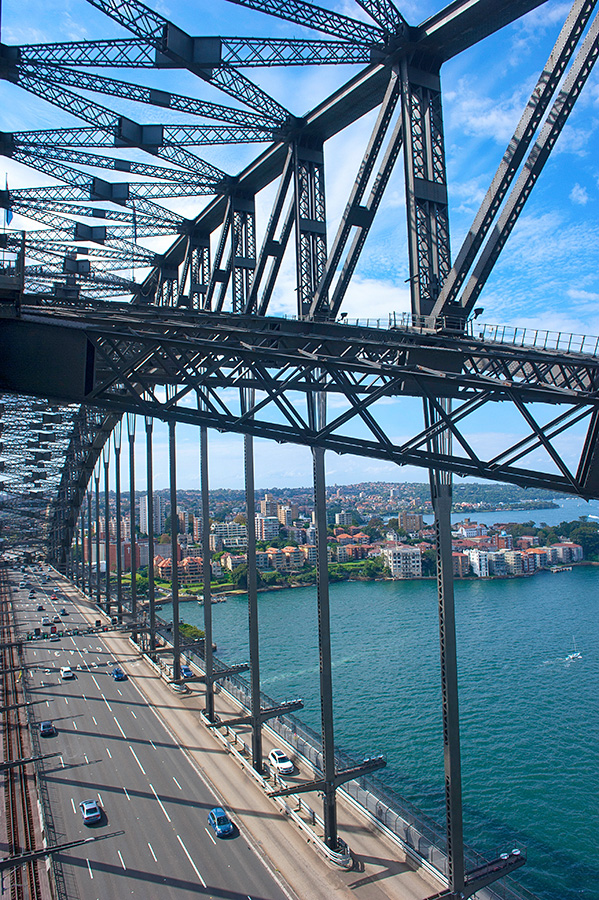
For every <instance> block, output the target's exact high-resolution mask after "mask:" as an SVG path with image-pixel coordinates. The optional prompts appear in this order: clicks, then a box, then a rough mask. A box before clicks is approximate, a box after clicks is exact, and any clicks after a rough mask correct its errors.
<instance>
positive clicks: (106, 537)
mask: <svg viewBox="0 0 599 900" xmlns="http://www.w3.org/2000/svg"><path fill="white" fill-rule="evenodd" d="M102 459H103V461H104V560H105V563H104V565H105V567H106V590H105V598H106V607H105V612H106V615H107V616H109V615H110V613H111V609H110V472H109V469H110V435H109V436H108V439H107V441H106V443H105V444H104V446H103V447H102Z"/></svg>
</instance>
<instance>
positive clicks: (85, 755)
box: [83, 753, 89, 766]
mask: <svg viewBox="0 0 599 900" xmlns="http://www.w3.org/2000/svg"><path fill="white" fill-rule="evenodd" d="M83 759H84V760H85V762H86V763H87V765H88V766H89V759H88V758H87V753H84V754H83Z"/></svg>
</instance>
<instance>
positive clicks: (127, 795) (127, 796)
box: [123, 787, 131, 803]
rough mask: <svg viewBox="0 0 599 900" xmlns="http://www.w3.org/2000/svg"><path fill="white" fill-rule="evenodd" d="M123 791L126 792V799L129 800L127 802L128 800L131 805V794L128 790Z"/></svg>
mask: <svg viewBox="0 0 599 900" xmlns="http://www.w3.org/2000/svg"><path fill="white" fill-rule="evenodd" d="M123 790H124V792H125V797H126V798H127V800H128V801H129V803H130V802H131V797H130V796H129V792H128V791H127V788H126V787H124V788H123Z"/></svg>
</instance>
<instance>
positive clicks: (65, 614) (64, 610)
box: [60, 606, 68, 616]
mask: <svg viewBox="0 0 599 900" xmlns="http://www.w3.org/2000/svg"><path fill="white" fill-rule="evenodd" d="M60 615H61V616H68V612H67V611H66V609H65V608H64V606H63V608H62V609H61V610H60Z"/></svg>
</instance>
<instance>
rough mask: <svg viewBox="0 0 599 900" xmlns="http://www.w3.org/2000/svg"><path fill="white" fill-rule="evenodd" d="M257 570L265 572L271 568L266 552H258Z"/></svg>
mask: <svg viewBox="0 0 599 900" xmlns="http://www.w3.org/2000/svg"><path fill="white" fill-rule="evenodd" d="M256 568H257V569H260V571H261V572H263V571H264V570H265V569H268V568H270V560H269V558H268V553H267V552H266V550H256Z"/></svg>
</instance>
